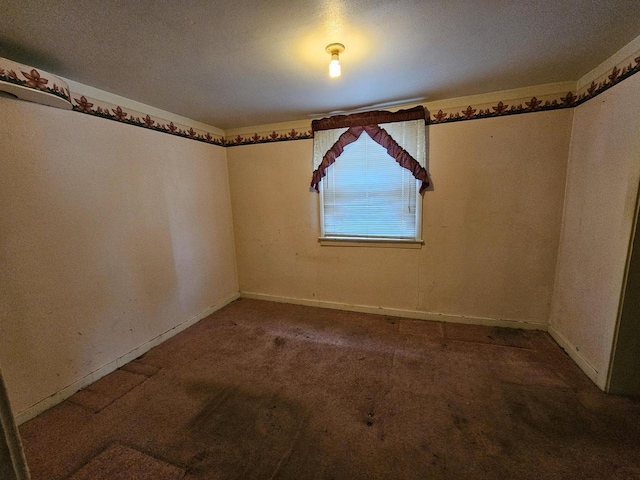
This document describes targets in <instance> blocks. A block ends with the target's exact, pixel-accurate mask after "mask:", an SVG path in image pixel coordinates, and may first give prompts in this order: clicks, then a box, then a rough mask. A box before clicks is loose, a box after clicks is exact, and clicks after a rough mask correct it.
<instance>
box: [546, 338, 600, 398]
mask: <svg viewBox="0 0 640 480" xmlns="http://www.w3.org/2000/svg"><path fill="white" fill-rule="evenodd" d="M549 334H550V335H551V337H552V338H553V339H554V340H555V341H556V343H557V344H558V345H560V348H562V349H563V350H564V351H565V352H567V354H568V355H569V357H571V359H572V360H573V361H574V362H575V363H576V364H577V365H578V366H579V367H580V369H581V370H582V371H583V372H584V373H586V374H587V377H589V378H590V379H591V381H592V382H593V383H595V384H596V385H597V386H598V387H600V389H602V390H604V385H600V384H599V383H598V371H597V370H596V369H595V368H594V367H593V365H591V364H590V363H589V361H588V360H587V359H586V358H584V356H583V355H582V354H581V353H580V351H579V350H578V349H577V348H576V346H575V345H573V344H572V343H571V342H570V341H569V340H567V339H566V338H565V336H564V335H562V334H561V333H560V332H559V331H558V330H556V329H555V328H554V327H553V325H549Z"/></svg>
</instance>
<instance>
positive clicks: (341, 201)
mask: <svg viewBox="0 0 640 480" xmlns="http://www.w3.org/2000/svg"><path fill="white" fill-rule="evenodd" d="M326 173H327V177H326V178H324V179H323V181H322V182H321V186H322V202H323V210H324V225H323V227H324V232H323V236H324V237H334V238H340V237H355V238H359V237H365V238H391V239H414V238H416V237H417V233H416V222H417V215H416V208H417V207H416V205H417V196H418V195H417V188H418V182H417V181H416V179H415V178H414V177H413V176H412V174H411V172H410V171H408V170H407V169H405V168H402V167H401V166H400V165H398V163H397V162H396V161H395V160H394V159H393V158H392V157H391V156H389V154H388V153H387V150H386V149H385V148H384V147H382V146H381V145H380V144H378V143H376V142H375V141H373V140H372V139H371V137H369V135H367V133H366V132H364V133H362V135H361V136H360V137H359V138H358V140H356V141H355V142H353V143H351V144H349V145H347V146H346V147H345V148H344V152H343V153H342V155H340V157H339V160H337V161H336V162H335V163H333V164H332V165H331V166H330V167H328V168H327V171H326Z"/></svg>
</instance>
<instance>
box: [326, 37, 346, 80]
mask: <svg viewBox="0 0 640 480" xmlns="http://www.w3.org/2000/svg"><path fill="white" fill-rule="evenodd" d="M325 50H326V51H327V53H328V54H329V55H331V63H329V76H330V77H331V78H336V77H339V76H340V73H341V72H340V58H339V55H340V54H341V53H342V52H344V45H342V44H341V43H330V44H329V45H327V48H326V49H325Z"/></svg>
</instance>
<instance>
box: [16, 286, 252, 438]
mask: <svg viewBox="0 0 640 480" xmlns="http://www.w3.org/2000/svg"><path fill="white" fill-rule="evenodd" d="M239 296H240V294H239V293H233V294H231V295H229V296H228V297H226V298H224V299H223V300H221V301H219V302H218V303H216V304H215V305H212V306H210V307H209V308H207V309H205V310H204V311H202V312H200V313H198V314H196V315H194V316H193V317H191V318H189V319H188V320H186V321H184V322H182V323H180V324H178V325H176V326H175V327H173V328H170V329H169V330H167V331H166V332H164V333H162V334H160V335H158V336H157V337H155V338H153V339H151V340H149V341H148V342H147V343H145V344H143V345H140V346H139V347H137V348H135V349H133V350H131V351H130V352H128V353H125V354H124V355H122V356H121V357H118V358H116V359H115V360H113V361H111V362H109V363H107V364H106V365H103V366H102V367H100V368H99V369H97V370H94V371H93V372H91V373H90V374H88V375H86V376H85V377H83V378H81V379H79V380H76V381H75V382H73V383H72V384H71V385H68V386H66V387H64V388H63V389H62V390H59V391H57V392H56V393H54V394H53V395H51V396H49V397H47V398H45V399H44V400H41V401H39V402H38V403H36V404H35V405H32V406H30V407H29V408H27V409H25V410H22V411H20V412H18V413H17V414H16V423H17V424H18V425H21V424H23V423H24V422H26V421H28V420H31V419H32V418H34V417H36V416H38V415H40V414H41V413H42V412H44V411H45V410H48V409H49V408H51V407H53V406H54V405H57V404H58V403H60V402H63V401H64V400H66V399H67V398H69V397H70V396H71V395H73V394H74V393H76V392H77V391H78V390H81V389H83V388H84V387H86V386H88V385H91V384H92V383H93V382H95V381H96V380H99V379H100V378H102V377H104V376H105V375H108V374H110V373H111V372H113V371H114V370H117V369H118V368H120V367H121V366H123V365H126V364H127V363H129V362H130V361H132V360H134V359H136V358H138V357H139V356H140V355H143V354H144V353H147V352H148V351H149V350H151V349H152V348H153V347H155V346H157V345H160V344H161V343H162V342H164V341H165V340H168V339H169V338H171V337H173V336H174V335H177V334H178V333H180V332H182V331H183V330H186V329H187V328H189V327H190V326H192V325H194V324H196V323H198V322H199V321H200V320H202V319H203V318H205V317H208V316H209V315H211V314H212V313H213V312H215V311H216V310H220V309H221V308H222V307H224V306H226V305H228V304H229V303H231V302H233V301H234V300H237V299H238V297H239Z"/></svg>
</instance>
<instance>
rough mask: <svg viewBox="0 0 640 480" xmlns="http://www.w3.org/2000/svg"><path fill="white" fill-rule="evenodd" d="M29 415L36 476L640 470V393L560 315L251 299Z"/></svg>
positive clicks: (467, 475) (637, 474) (468, 475)
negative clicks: (598, 374) (595, 356)
mask: <svg viewBox="0 0 640 480" xmlns="http://www.w3.org/2000/svg"><path fill="white" fill-rule="evenodd" d="M87 392H89V394H87ZM83 397H84V398H83ZM20 430H21V433H22V435H23V441H24V444H25V449H26V455H27V460H28V462H29V465H30V468H31V472H32V475H33V478H34V479H36V480H38V479H43V480H56V479H66V478H72V479H74V480H76V479H83V478H92V479H102V478H114V479H116V478H117V479H120V478H122V479H136V480H141V479H155V480H164V479H165V478H166V479H169V478H184V479H185V480H195V479H207V480H210V479H220V480H222V479H225V480H227V479H229V480H231V479H491V480H494V479H532V480H541V479H567V478H580V479H615V480H623V479H624V480H627V479H640V401H638V400H633V399H629V398H623V397H617V396H608V395H605V394H603V393H602V392H600V391H599V390H598V389H597V388H596V387H595V386H594V385H593V384H592V383H591V382H590V380H589V379H588V378H587V377H586V376H585V375H584V374H583V373H582V372H581V371H580V370H579V369H578V367H577V366H576V365H575V364H574V363H573V362H572V361H571V360H570V359H569V358H568V357H567V356H566V354H565V353H564V352H563V351H562V350H561V349H560V348H559V347H558V346H557V345H556V344H555V343H554V342H553V340H552V339H551V338H550V337H549V336H548V335H547V334H546V333H542V332H530V331H521V330H510V329H500V328H491V327H478V326H468V325H455V324H440V323H434V322H423V321H418V320H410V319H401V318H394V317H385V316H375V315H367V314H359V313H353V312H343V311H336V310H328V309H319V308H311V307H303V306H296V305H286V304H277V303H270V302H262V301H256V300H247V299H243V300H239V301H236V302H233V303H232V304H230V305H228V306H227V307H225V308H224V309H222V310H220V311H218V312H216V313H214V314H213V315H211V316H209V317H208V318H206V319H204V320H202V321H201V322H199V323H198V324H196V325H195V326H193V327H191V328H190V329H188V330H186V331H184V332H183V333H181V334H179V335H177V336H175V337H173V338H172V339H170V340H168V341H166V342H165V343H163V344H162V345H160V346H158V347H156V348H154V349H153V350H151V351H150V352H148V353H147V354H146V355H144V356H143V357H141V358H139V359H137V360H136V361H134V362H132V363H130V364H129V365H127V366H125V367H123V368H122V369H120V370H118V371H116V372H114V373H113V374H111V375H109V376H107V377H105V378H104V379H101V380H99V381H98V382H96V384H94V385H92V386H90V387H88V388H87V389H86V390H85V391H84V392H82V391H81V392H78V394H76V395H75V396H74V397H72V398H70V399H69V400H67V401H65V402H63V403H62V404H60V405H58V406H56V407H54V408H52V409H50V410H49V411H47V412H45V413H43V414H42V415H40V416H38V417H37V418H35V419H33V420H31V421H30V422H27V423H26V424H24V425H22V426H21V428H20ZM114 449H115V450H114ZM133 465H136V467H133ZM132 474H135V475H136V476H131V475H132ZM127 475H129V476H127ZM162 475H165V476H162ZM171 475H174V477H172V476H171ZM182 475H183V477H182Z"/></svg>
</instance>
